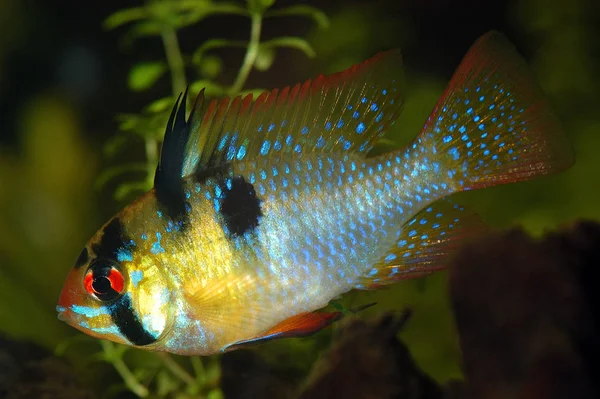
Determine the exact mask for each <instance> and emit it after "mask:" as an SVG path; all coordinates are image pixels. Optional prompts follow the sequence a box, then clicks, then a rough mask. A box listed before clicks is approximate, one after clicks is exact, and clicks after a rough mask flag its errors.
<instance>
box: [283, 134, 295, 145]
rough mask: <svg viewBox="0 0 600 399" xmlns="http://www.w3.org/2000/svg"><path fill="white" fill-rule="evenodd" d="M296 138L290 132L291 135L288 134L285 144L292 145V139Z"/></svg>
mask: <svg viewBox="0 0 600 399" xmlns="http://www.w3.org/2000/svg"><path fill="white" fill-rule="evenodd" d="M293 140H294V138H293V137H292V135H291V134H290V135H289V136H287V137H286V138H285V145H287V146H291V145H292V141H293Z"/></svg>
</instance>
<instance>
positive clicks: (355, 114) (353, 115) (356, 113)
mask: <svg viewBox="0 0 600 399" xmlns="http://www.w3.org/2000/svg"><path fill="white" fill-rule="evenodd" d="M359 116H360V114H359V113H358V111H354V112H353V113H352V117H353V118H354V119H358V117H359Z"/></svg>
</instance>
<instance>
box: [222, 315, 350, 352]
mask: <svg viewBox="0 0 600 399" xmlns="http://www.w3.org/2000/svg"><path fill="white" fill-rule="evenodd" d="M342 315H343V313H342V312H307V313H300V314H297V315H295V316H292V317H289V318H287V319H285V320H283V321H282V322H280V323H279V324H277V325H275V326H274V327H272V328H270V329H268V330H267V331H265V332H264V333H262V334H261V335H259V336H256V337H254V338H250V339H246V340H242V341H237V342H234V343H232V344H230V345H227V346H225V347H223V348H222V349H221V351H222V352H228V351H231V350H234V349H239V348H241V347H247V346H252V345H257V344H260V343H263V342H265V341H270V340H272V339H278V338H289V337H303V336H307V335H310V334H313V333H315V332H317V331H319V330H321V329H323V328H325V327H327V326H329V325H330V324H331V323H333V322H334V321H336V320H339V319H340V318H341V317H342Z"/></svg>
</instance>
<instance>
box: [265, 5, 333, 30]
mask: <svg viewBox="0 0 600 399" xmlns="http://www.w3.org/2000/svg"><path fill="white" fill-rule="evenodd" d="M282 16H303V17H309V18H311V19H312V20H314V21H315V22H316V23H317V25H318V26H319V28H321V29H327V28H328V27H329V18H328V17H327V14H325V13H324V12H323V11H321V10H319V9H318V8H315V7H312V6H307V5H303V4H299V5H295V6H291V7H286V8H281V9H278V10H270V11H267V12H266V13H265V18H267V17H282Z"/></svg>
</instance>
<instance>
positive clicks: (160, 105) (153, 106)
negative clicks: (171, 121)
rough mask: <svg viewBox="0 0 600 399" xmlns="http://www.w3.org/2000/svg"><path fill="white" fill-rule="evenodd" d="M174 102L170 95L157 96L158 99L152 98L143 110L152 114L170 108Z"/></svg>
mask: <svg viewBox="0 0 600 399" xmlns="http://www.w3.org/2000/svg"><path fill="white" fill-rule="evenodd" d="M174 104H175V100H173V97H171V96H168V97H163V98H159V99H158V100H154V101H152V102H151V103H150V104H148V105H146V107H145V108H144V112H150V113H152V114H156V113H158V112H164V111H167V110H170V109H171V108H172V107H173V105H174Z"/></svg>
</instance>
